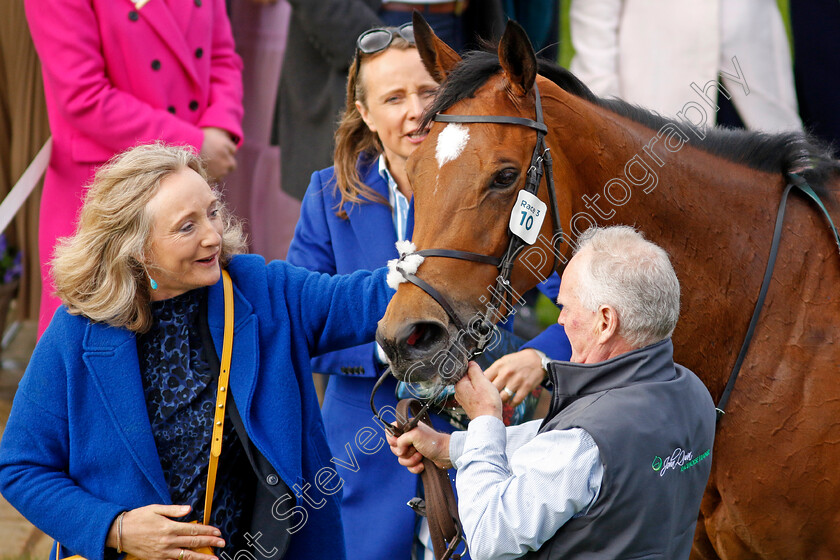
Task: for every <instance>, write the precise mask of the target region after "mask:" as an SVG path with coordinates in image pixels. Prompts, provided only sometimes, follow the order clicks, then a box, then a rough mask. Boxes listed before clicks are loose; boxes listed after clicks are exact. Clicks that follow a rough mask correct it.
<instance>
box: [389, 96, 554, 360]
mask: <svg viewBox="0 0 840 560" xmlns="http://www.w3.org/2000/svg"><path fill="white" fill-rule="evenodd" d="M534 95H535V103H536V120H531V119H526V118H522V117H509V116H500V115H442V114H436V115H435V116H434V117H433V120H435V121H437V122H444V123H491V124H513V125H518V126H525V127H528V128H532V129H534V130H536V132H537V141H536V145H535V146H534V152H533V154H532V155H531V165H530V167H529V168H528V173H527V179H526V183H525V187H524V190H525V191H526V192H528V193H530V194H532V195H534V196H537V191H538V190H539V188H540V182H541V181H542V177H543V175H545V177H546V186H547V188H548V198H549V203H550V205H551V219H552V225H553V228H554V235H553V237H552V242H553V243H554V244H557V243H560V242H561V241H562V237H563V235H562V234H563V229H562V227H561V226H560V216H559V214H558V211H557V195H556V193H555V192H554V174H553V171H552V161H551V151H550V150H549V148H548V147H547V146H546V145H545V135H546V134H547V133H548V128H547V127H546V125H545V122H544V121H543V110H542V103H541V102H540V92H539V89H538V88H537V84H536V83H534ZM527 245H528V244H527V243H526V242H525V241H523V240H522V239H521V238H520V237H519V236H517V235H513V234H511V235H510V242H509V243H508V247H507V250H506V251H505V252H504V254H503V255H502V256H501V257H494V256H489V255H482V254H480V253H472V252H469V251H458V250H454V249H424V250H422V251H417V252H416V253H412V254H414V255H420V256H422V257H424V258H428V257H443V258H449V259H460V260H464V261H472V262H477V263H481V264H489V265H492V266H495V267H496V268H497V269H498V271H499V274H498V276H497V277H496V290H494V291H493V299H492V300H491V302H490V303H489V304H488V308H487V311H486V313H485V314H484V318H483V320H482V325H481V327H480V329H479V334H480V339H479V341H478V345H477V346H476V348H475V350H474V351H473V355H472V357H475V356H477V355H478V354H480V353H481V352H483V351H484V349H485V347H486V345H487V343H488V342H489V340H490V333H491V332H492V328H493V322H491V321H490V320H489V317H491V316H495V317H502V316H507V315H509V314H510V312H511V311H512V310H513V301H512V295H511V290H509V289H505V288H506V287H507V286H508V285H509V284H510V277H511V273H512V272H513V266H514V264H515V261H516V258H517V257H518V256H519V254H520V253H521V252H522V250H523V249H524V248H525V247H526V246H527ZM555 249H556V246H555ZM553 253H554V263H553V265H552V270H553V269H555V268H556V266H557V253H558V251H557V250H555V251H553ZM406 256H407V255H406ZM401 258H404V257H401ZM397 270H399V272H400V274H402V276H403V278H405V279H406V280H407V281H409V282H411V283H412V284H414V285H415V286H417V287H418V288H420V289H421V290H423V291H424V292H426V293H427V294H428V295H429V296H430V297H431V298H432V299H434V300H435V301H436V302H437V303H438V305H440V306H441V307H442V308H443V310H444V311H446V314H447V315H448V316H449V318H450V320H451V321H452V323H453V324H454V325H455V326H456V327H457V328H458V329H459V330H460V331H466V330H467V327H466V325H464V323H463V322H462V321H461V320H460V319H459V317H458V314H457V313H455V310H454V309H453V307H452V305H451V304H450V303H449V301H448V300H447V298H446V297H445V296H444V295H443V294H441V293H440V292H439V291H438V290H436V289H435V288H434V287H432V286H431V285H429V284H428V283H427V282H425V281H424V280H422V279H421V278H418V277H417V275H416V274H412V273H408V272H406V271H405V270H403V269H402V268H400V267H399V266H398V267H397ZM500 294H503V296H500ZM503 310H504V311H505V312H504V314H502V311H503Z"/></svg>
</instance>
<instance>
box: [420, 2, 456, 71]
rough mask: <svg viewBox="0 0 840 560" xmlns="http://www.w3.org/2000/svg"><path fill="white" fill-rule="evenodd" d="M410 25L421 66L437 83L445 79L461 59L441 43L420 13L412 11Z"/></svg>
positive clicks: (450, 48)
mask: <svg viewBox="0 0 840 560" xmlns="http://www.w3.org/2000/svg"><path fill="white" fill-rule="evenodd" d="M411 23H412V25H413V26H414V42H415V44H416V45H417V51H418V52H419V53H420V58H421V59H422V60H423V66H425V67H426V70H427V71H428V72H429V75H430V76H431V77H432V78H434V80H435V81H436V82H437V83H441V82H442V81H444V80H445V79H446V76H447V74H449V72H451V71H452V69H453V68H454V67H455V65H456V64H458V63H459V62H460V61H461V57H460V56H459V55H458V53H456V52H455V51H454V50H453V49H452V47H450V46H449V45H447V44H446V43H444V42H443V41H441V40H440V39H439V38H438V36H437V35H435V32H434V31H432V28H431V27H430V26H429V24H428V23H427V22H426V20H425V19H424V18H423V16H422V15H420V12H418V11H417V10H415V11H414V14H413V15H412V16H411Z"/></svg>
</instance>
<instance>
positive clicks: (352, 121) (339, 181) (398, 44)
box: [333, 28, 417, 219]
mask: <svg viewBox="0 0 840 560" xmlns="http://www.w3.org/2000/svg"><path fill="white" fill-rule="evenodd" d="M389 29H393V30H394V31H396V28H389ZM414 48H417V47H415V46H414V44H413V43H409V42H408V41H407V40H405V39H404V38H403V37H402V36H400V35H399V34H397V33H394V37H393V39H392V40H391V44H390V45H388V47H386V48H384V49H382V50H381V51H378V52H375V53H372V54H365V53H363V52H358V53H357V55H356V58H355V59H354V60H353V64H351V65H350V70H349V72H348V78H347V101H346V104H345V108H344V114H343V115H342V116H341V121H340V122H339V124H338V130H336V132H335V152H334V154H333V159H334V161H335V188H336V190H337V191H338V193H339V194H340V195H341V200H340V201H339V203H338V205H337V206H336V209H335V210H336V212H335V214H336V215H337V216H338V217H340V218H343V219H347V213H346V212H345V211H344V208H343V207H344V204H345V203H347V202H349V203H350V204H364V203H366V202H379V203H382V204H385V205H386V206H387V205H388V200H387V199H385V198H383V197H382V195H380V194H379V193H377V192H376V191H374V190H373V189H372V188H370V187H369V186H367V185H365V184H364V182H362V178H361V177H359V170H358V169H357V168H356V163H357V162H358V159H359V156H362V160H363V162H366V163H370V162H373V161H374V160H375V159H376V158H377V157H379V155H380V154H381V153H382V151H383V148H382V143H381V142H380V141H379V136H378V135H377V134H376V133H375V132H371V130H370V129H369V128H368V126H367V124H365V121H364V119H362V115H361V113H359V110H358V109H357V108H356V101H359V103H361V104H362V105H364V106H365V107H367V92H366V91H365V88H364V85H363V82H364V80H363V78H362V76H363V75H364V70H365V62H367V61H368V60H370V59H372V58H375V57H377V56H379V55H381V54H382V53H384V52H386V51H388V50H389V49H400V50H406V49H414Z"/></svg>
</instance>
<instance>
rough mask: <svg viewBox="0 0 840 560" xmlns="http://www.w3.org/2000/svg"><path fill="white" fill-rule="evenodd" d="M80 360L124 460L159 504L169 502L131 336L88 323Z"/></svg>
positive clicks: (130, 334)
mask: <svg viewBox="0 0 840 560" xmlns="http://www.w3.org/2000/svg"><path fill="white" fill-rule="evenodd" d="M82 360H83V362H84V363H85V366H86V367H87V368H88V370H89V371H90V373H91V376H92V378H93V380H94V383H95V385H96V388H97V390H98V391H99V395H100V397H101V398H102V401H103V402H104V403H105V409H106V412H107V414H108V418H109V419H110V420H111V422H113V424H114V425H115V426H116V428H117V433H118V434H119V436H120V437H121V438H122V440H123V442H124V443H125V447H126V458H130V459H131V460H133V461H134V462H135V463H136V464H137V467H138V468H139V469H140V471H141V472H142V473H143V474H144V475H145V477H146V478H147V479H148V480H149V482H150V483H151V485H152V486H153V487H154V489H155V490H156V491H157V493H158V494H159V495H160V499H161V503H164V504H168V503H170V501H171V497H170V495H169V487H168V486H167V484H166V479H165V478H164V476H163V469H162V468H161V466H160V457H159V456H158V452H157V445H156V444H155V439H154V435H153V434H152V427H151V424H150V422H149V413H148V411H147V410H146V396H145V394H144V392H143V381H142V379H141V378H140V363H139V360H138V358H137V343H136V339H135V337H134V335H133V334H132V333H131V332H129V331H128V330H126V329H118V328H114V327H109V326H106V325H103V324H101V323H99V324H96V323H91V324H89V325H88V326H87V330H86V332H85V338H84V341H83V343H82ZM116 460H122V459H121V458H116Z"/></svg>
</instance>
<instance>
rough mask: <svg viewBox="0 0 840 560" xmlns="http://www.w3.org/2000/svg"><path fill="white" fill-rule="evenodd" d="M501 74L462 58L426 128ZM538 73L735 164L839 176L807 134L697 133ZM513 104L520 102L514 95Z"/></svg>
mask: <svg viewBox="0 0 840 560" xmlns="http://www.w3.org/2000/svg"><path fill="white" fill-rule="evenodd" d="M501 70H502V67H501V64H500V63H499V59H498V55H497V54H496V53H495V52H489V51H473V52H469V53H467V54H466V55H464V57H463V59H462V60H461V62H459V63H458V65H457V66H456V67H455V68H454V69H453V71H452V72H450V74H449V75H448V76H447V79H446V81H445V82H444V83H443V84H442V85H441V87H440V89H439V91H438V94H437V96H436V97H435V100H434V102H433V103H432V104H431V105H430V106H429V108H428V109H427V110H426V112H425V114H424V115H423V118H422V122H423V126H429V125H430V124H431V122H432V119H433V118H434V115H435V114H437V113H442V112H444V111H446V110H448V109H449V108H451V107H452V106H453V105H455V104H456V103H458V102H460V101H463V100H465V99H469V98H472V97H474V96H475V94H476V92H477V91H478V89H479V88H481V86H483V85H484V84H485V83H486V82H487V81H488V80H489V79H490V78H491V77H492V76H494V75H496V74H498V73H500V72H501ZM539 75H541V76H543V77H544V78H546V79H548V80H549V81H551V82H552V83H554V84H555V85H557V86H559V87H560V88H561V89H563V90H564V91H566V92H567V93H569V94H571V95H573V96H575V97H579V98H581V99H584V100H586V101H589V102H591V103H594V104H595V105H598V106H600V107H602V108H604V109H607V110H609V111H611V112H613V113H616V114H618V115H620V116H622V117H626V118H628V119H630V120H632V121H634V122H636V123H638V124H641V125H643V126H646V127H648V128H650V129H652V130H654V131H656V130H660V129H662V127H664V126H666V125H668V124H671V125H672V126H677V127H679V128H680V129H681V130H683V131H685V132H687V133H690V134H687V136H688V141H687V142H688V143H689V144H691V145H692V146H694V147H696V148H698V149H701V150H703V151H705V152H708V153H710V154H713V155H716V156H718V157H721V158H723V159H726V160H728V161H731V162H733V163H737V164H741V165H744V166H746V167H749V168H751V169H755V170H758V171H765V172H770V173H779V174H782V175H786V174H788V173H790V172H797V173H799V174H800V175H802V176H803V177H804V178H805V179H806V180H807V181H809V182H810V183H811V184H812V186H814V187H815V188H818V189H819V188H820V187H821V185H823V184H824V183H825V182H826V181H827V180H829V179H830V178H832V177H837V176H840V162H838V161H837V160H836V159H834V158H833V156H832V150H831V147H830V146H827V145H826V144H824V143H822V142H820V141H819V140H817V139H816V138H814V137H812V136H810V135H809V134H807V133H803V132H782V133H768V132H762V131H753V130H751V131H747V130H742V129H732V128H726V127H715V128H704V129H698V128H696V127H694V126H693V125H691V124H689V123H687V122H685V121H684V120H677V119H672V118H668V117H663V116H662V115H660V114H658V113H656V112H654V111H651V110H648V109H645V108H642V107H639V106H636V105H632V104H630V103H627V102H626V101H623V100H620V99H614V98H610V99H603V98H600V97H597V96H596V95H595V94H593V93H592V91H591V90H590V89H589V88H588V87H587V86H586V85H585V84H584V83H583V82H581V81H580V80H579V79H578V78H577V77H576V76H575V75H574V74H572V73H571V72H569V71H568V70H567V69H565V68H562V67H560V66H557V65H556V64H553V63H551V62H549V61H546V60H542V59H540V60H539ZM511 100H512V101H513V102H514V104H516V101H517V100H516V99H515V97H514V96H511Z"/></svg>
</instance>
